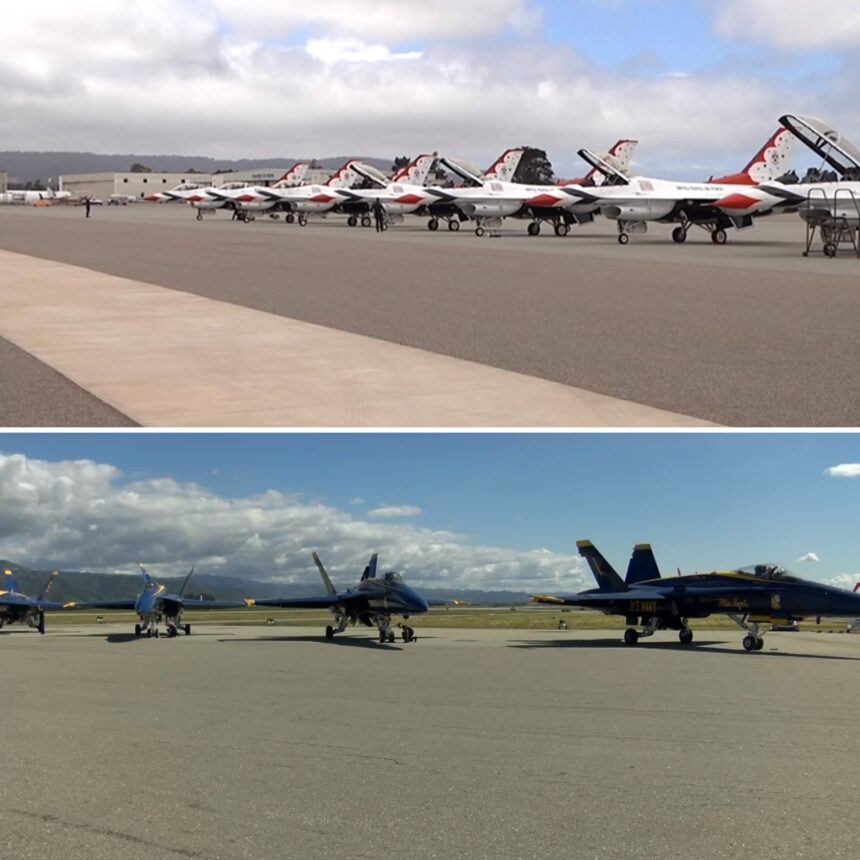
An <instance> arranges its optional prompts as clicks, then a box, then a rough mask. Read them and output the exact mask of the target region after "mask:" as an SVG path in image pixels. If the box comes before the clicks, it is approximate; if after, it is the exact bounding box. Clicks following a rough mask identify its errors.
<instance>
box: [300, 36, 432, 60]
mask: <svg viewBox="0 0 860 860" xmlns="http://www.w3.org/2000/svg"><path fill="white" fill-rule="evenodd" d="M305 50H306V51H307V52H308V54H309V55H310V56H311V57H313V58H314V59H315V60H319V61H320V62H321V63H325V64H327V65H329V64H332V63H384V62H389V61H391V60H420V59H421V51H404V52H402V53H399V54H398V53H394V52H392V51H391V50H390V49H389V48H388V47H386V46H385V45H368V44H367V43H366V42H360V41H359V40H358V39H330V38H322V39H310V40H309V41H308V43H307V44H306V45H305Z"/></svg>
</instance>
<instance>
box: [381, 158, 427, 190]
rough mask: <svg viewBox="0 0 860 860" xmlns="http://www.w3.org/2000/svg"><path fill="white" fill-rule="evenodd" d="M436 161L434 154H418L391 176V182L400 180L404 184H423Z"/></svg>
mask: <svg viewBox="0 0 860 860" xmlns="http://www.w3.org/2000/svg"><path fill="white" fill-rule="evenodd" d="M435 161H436V156H435V155H419V156H417V157H416V158H414V159H413V160H412V161H411V162H410V163H409V164H407V165H406V167H403V168H401V169H400V170H398V171H397V173H395V174H394V176H392V177H391V181H392V182H402V183H404V184H406V185H424V184H425V183H426V182H427V174H428V173H430V169H431V168H432V167H433V164H434V163H435Z"/></svg>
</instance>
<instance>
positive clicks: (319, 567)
mask: <svg viewBox="0 0 860 860" xmlns="http://www.w3.org/2000/svg"><path fill="white" fill-rule="evenodd" d="M314 564H315V565H316V566H317V570H318V571H319V572H320V576H321V577H322V581H323V585H324V586H325V590H326V594H337V589H336V588H335V587H334V586H333V585H332V582H331V579H329V575H328V573H327V571H326V569H325V567H323V563H322V562H321V561H320V557H319V556H318V555H317V554H316V553H314Z"/></svg>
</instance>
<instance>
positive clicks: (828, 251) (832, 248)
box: [823, 242, 836, 259]
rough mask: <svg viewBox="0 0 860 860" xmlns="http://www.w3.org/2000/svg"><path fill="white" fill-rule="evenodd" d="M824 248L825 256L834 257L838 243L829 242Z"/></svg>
mask: <svg viewBox="0 0 860 860" xmlns="http://www.w3.org/2000/svg"><path fill="white" fill-rule="evenodd" d="M823 250H824V256H825V257H830V258H831V259H832V258H833V257H835V256H836V245H834V244H833V243H832V242H828V243H827V244H826V245H825V246H824V249H823Z"/></svg>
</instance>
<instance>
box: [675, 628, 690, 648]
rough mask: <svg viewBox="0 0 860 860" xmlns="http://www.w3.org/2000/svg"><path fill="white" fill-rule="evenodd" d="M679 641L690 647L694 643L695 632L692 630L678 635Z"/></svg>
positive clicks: (683, 631)
mask: <svg viewBox="0 0 860 860" xmlns="http://www.w3.org/2000/svg"><path fill="white" fill-rule="evenodd" d="M678 639H680V640H681V644H682V645H689V644H690V643H691V642H692V641H693V631H692V630H682V631H681V632H680V633H679V634H678Z"/></svg>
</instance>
